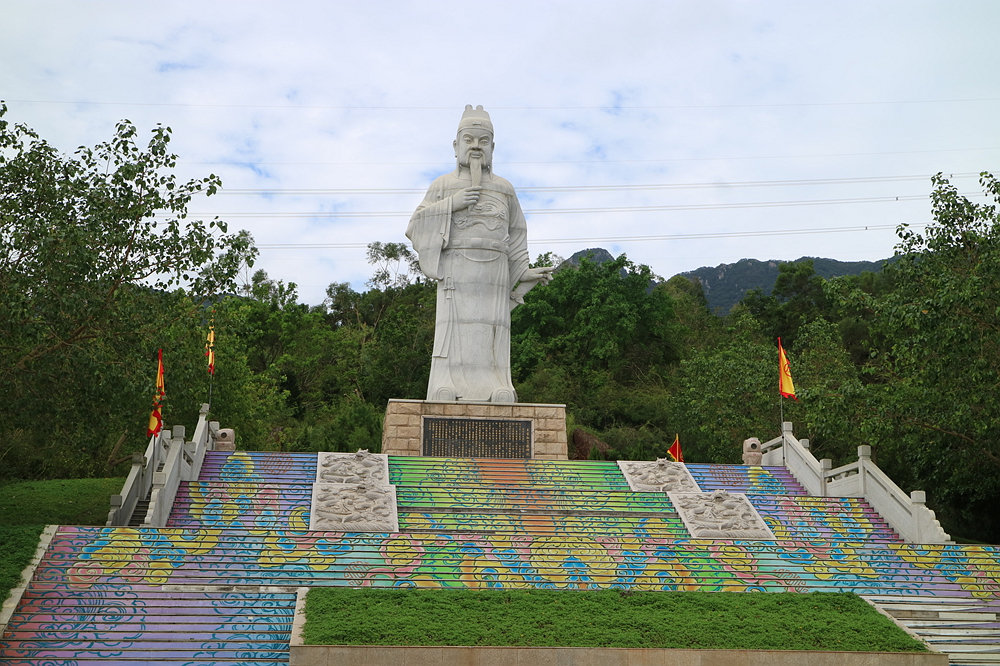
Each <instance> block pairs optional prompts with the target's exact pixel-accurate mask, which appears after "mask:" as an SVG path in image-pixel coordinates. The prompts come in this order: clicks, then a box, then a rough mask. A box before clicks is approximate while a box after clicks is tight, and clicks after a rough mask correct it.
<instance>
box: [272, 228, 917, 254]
mask: <svg viewBox="0 0 1000 666" xmlns="http://www.w3.org/2000/svg"><path fill="white" fill-rule="evenodd" d="M896 226H897V225H894V224H869V225H867V226H856V227H819V228H814V229H771V230H761V231H722V232H706V233H694V234H669V235H661V236H603V237H593V238H542V239H533V240H530V241H529V243H531V244H533V245H540V244H545V245H557V244H572V243H623V242H649V241H665V240H701V239H713V238H756V237H760V236H798V235H806V234H831V233H851V232H862V231H884V230H886V229H895V228H896ZM910 226H911V227H925V226H927V225H926V224H912V225H910ZM257 247H258V248H259V249H261V250H331V249H355V248H366V247H368V243H262V244H260V245H257Z"/></svg>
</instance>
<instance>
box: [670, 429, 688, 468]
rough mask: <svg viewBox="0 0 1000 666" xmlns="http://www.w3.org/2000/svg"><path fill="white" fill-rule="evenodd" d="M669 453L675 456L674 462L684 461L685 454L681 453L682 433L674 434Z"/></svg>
mask: <svg viewBox="0 0 1000 666" xmlns="http://www.w3.org/2000/svg"><path fill="white" fill-rule="evenodd" d="M667 453H669V454H670V455H671V456H672V457H673V459H674V462H680V463H682V462H684V454H683V453H681V436H680V435H676V434H675V435H674V443H673V444H671V445H670V448H669V449H667Z"/></svg>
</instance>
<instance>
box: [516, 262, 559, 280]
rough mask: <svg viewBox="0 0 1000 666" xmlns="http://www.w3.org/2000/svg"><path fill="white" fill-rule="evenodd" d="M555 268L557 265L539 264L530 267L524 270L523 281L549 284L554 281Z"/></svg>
mask: <svg viewBox="0 0 1000 666" xmlns="http://www.w3.org/2000/svg"><path fill="white" fill-rule="evenodd" d="M555 269H556V267H555V266H539V267H538V268H529V269H528V270H526V271H524V275H522V276H521V282H535V283H538V284H548V283H549V282H551V281H552V271H554V270H555Z"/></svg>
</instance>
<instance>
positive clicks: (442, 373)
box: [406, 172, 528, 402]
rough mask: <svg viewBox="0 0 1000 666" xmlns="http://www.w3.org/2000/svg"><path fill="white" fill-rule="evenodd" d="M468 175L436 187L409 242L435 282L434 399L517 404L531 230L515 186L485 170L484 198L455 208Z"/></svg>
mask: <svg viewBox="0 0 1000 666" xmlns="http://www.w3.org/2000/svg"><path fill="white" fill-rule="evenodd" d="M470 185H471V180H470V178H469V177H468V176H466V177H465V178H461V177H459V176H458V174H457V172H453V173H449V174H445V175H443V176H441V177H440V178H438V179H437V180H435V181H434V182H433V183H431V186H430V189H428V190H427V195H426V196H425V197H424V200H423V202H422V203H421V204H420V206H419V207H418V208H417V211H416V212H415V213H414V214H413V217H411V218H410V224H409V227H407V229H406V237H407V238H409V239H410V241H411V242H412V243H413V248H414V249H415V250H416V251H417V254H418V256H419V258H420V269H421V270H422V271H423V273H424V274H425V275H426V276H427V277H428V278H431V279H434V280H437V283H438V287H437V313H436V323H435V329H434V353H433V357H432V359H431V375H430V381H429V382H428V386H427V399H428V400H455V399H458V400H483V401H493V402H516V401H517V394H516V393H515V392H514V386H513V384H512V383H511V379H510V311H511V290H512V289H513V288H514V286H515V285H517V283H518V281H519V280H520V279H521V277H522V276H523V275H524V272H525V271H526V270H527V269H528V240H527V226H526V224H525V222H524V213H523V212H521V205H520V204H519V203H518V201H517V195H516V194H515V193H514V188H513V187H512V186H511V184H510V183H509V182H507V181H506V180H504V179H503V178H499V177H497V176H493V175H492V174H491V173H489V172H484V173H483V180H482V190H481V191H480V196H479V201H478V202H477V203H476V204H475V205H474V206H472V207H470V208H463V209H461V210H457V211H453V210H452V205H451V204H452V199H451V195H453V194H455V193H456V192H458V191H459V190H461V189H463V188H466V187H469V186H470Z"/></svg>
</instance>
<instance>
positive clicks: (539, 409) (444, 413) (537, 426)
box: [382, 400, 568, 460]
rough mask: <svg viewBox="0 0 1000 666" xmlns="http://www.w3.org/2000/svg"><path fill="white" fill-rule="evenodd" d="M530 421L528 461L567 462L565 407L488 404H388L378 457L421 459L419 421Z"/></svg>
mask: <svg viewBox="0 0 1000 666" xmlns="http://www.w3.org/2000/svg"><path fill="white" fill-rule="evenodd" d="M425 416H435V417H448V416H454V417H457V418H482V419H530V420H531V421H532V439H533V446H532V456H531V457H532V458H535V459H539V460H567V459H568V456H567V453H566V405H537V404H531V403H513V404H498V403H492V402H432V401H430V400H390V401H389V406H388V407H386V410H385V421H384V422H383V424H382V453H386V454H388V455H390V456H419V455H421V445H422V442H421V439H422V437H423V417H425Z"/></svg>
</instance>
